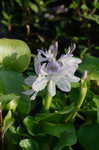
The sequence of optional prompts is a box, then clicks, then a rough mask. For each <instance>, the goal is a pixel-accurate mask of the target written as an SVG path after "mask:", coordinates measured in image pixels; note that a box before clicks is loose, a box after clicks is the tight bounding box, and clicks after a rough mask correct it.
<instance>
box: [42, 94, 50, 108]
mask: <svg viewBox="0 0 99 150" xmlns="http://www.w3.org/2000/svg"><path fill="white" fill-rule="evenodd" d="M51 103H52V96H50V95H48V96H47V99H45V102H44V107H45V110H49V108H50V106H51Z"/></svg>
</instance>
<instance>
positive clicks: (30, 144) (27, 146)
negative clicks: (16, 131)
mask: <svg viewBox="0 0 99 150" xmlns="http://www.w3.org/2000/svg"><path fill="white" fill-rule="evenodd" d="M19 145H20V147H21V148H22V150H39V145H38V143H37V142H36V141H35V140H33V139H23V140H21V141H20V143H19Z"/></svg>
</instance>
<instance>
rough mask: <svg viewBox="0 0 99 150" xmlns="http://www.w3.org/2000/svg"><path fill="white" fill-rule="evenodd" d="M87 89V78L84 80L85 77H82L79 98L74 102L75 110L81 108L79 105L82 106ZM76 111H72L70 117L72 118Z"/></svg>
mask: <svg viewBox="0 0 99 150" xmlns="http://www.w3.org/2000/svg"><path fill="white" fill-rule="evenodd" d="M87 89H88V87H87V80H86V78H82V79H81V87H80V93H79V99H78V101H77V104H76V110H77V111H78V110H79V109H80V108H81V106H82V104H83V102H84V100H85V98H86V94H87ZM77 111H76V112H75V113H74V115H73V117H72V119H74V118H75V117H76V115H77Z"/></svg>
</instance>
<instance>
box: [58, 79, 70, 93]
mask: <svg viewBox="0 0 99 150" xmlns="http://www.w3.org/2000/svg"><path fill="white" fill-rule="evenodd" d="M56 85H57V87H58V88H59V89H60V90H62V91H64V92H69V91H70V90H71V85H70V83H69V81H68V80H66V79H64V78H61V79H60V80H58V81H57V83H56Z"/></svg>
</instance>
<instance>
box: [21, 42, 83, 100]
mask: <svg viewBox="0 0 99 150" xmlns="http://www.w3.org/2000/svg"><path fill="white" fill-rule="evenodd" d="M72 50H73V49H72ZM72 50H71V49H70V48H69V51H68V53H67V54H64V55H62V56H61V57H60V58H59V59H58V60H57V59H56V56H57V52H58V42H55V43H54V44H53V45H51V46H50V47H49V49H48V51H45V52H44V51H42V50H39V51H38V55H37V56H36V57H35V60H34V67H35V72H36V74H37V76H35V77H34V76H30V77H28V78H27V79H26V80H25V83H26V84H27V85H29V86H31V87H32V90H29V91H26V92H24V94H27V95H31V94H33V96H32V97H31V99H34V98H35V96H36V95H37V93H38V92H39V91H41V90H43V89H45V88H46V87H48V93H49V95H50V96H51V97H53V96H55V95H56V87H58V88H59V89H60V90H61V91H63V92H69V91H70V90H71V83H72V82H78V81H79V80H80V78H78V77H76V76H75V75H74V73H75V71H76V70H77V68H78V64H80V63H81V59H79V58H75V57H73V54H72V53H71V51H72Z"/></svg>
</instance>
